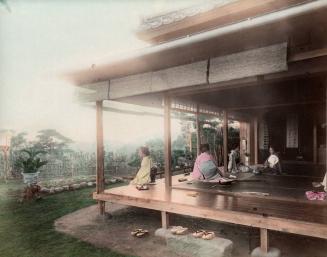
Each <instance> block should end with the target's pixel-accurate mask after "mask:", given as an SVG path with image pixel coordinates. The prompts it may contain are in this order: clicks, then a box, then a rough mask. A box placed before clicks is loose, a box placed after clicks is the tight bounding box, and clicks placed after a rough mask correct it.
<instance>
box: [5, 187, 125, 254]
mask: <svg viewBox="0 0 327 257" xmlns="http://www.w3.org/2000/svg"><path fill="white" fill-rule="evenodd" d="M22 187H23V185H22V184H17V183H13V182H9V183H8V184H5V183H3V182H0V257H83V256H85V257H93V256H101V257H107V256H108V257H109V256H110V257H122V256H125V255H121V254H117V253H114V252H112V251H110V250H108V249H102V248H96V247H94V246H92V245H90V244H88V243H85V242H82V241H80V240H77V239H75V238H72V237H69V236H67V235H64V234H61V233H59V232H56V231H55V229H54V226H53V224H54V220H55V219H57V218H59V217H61V216H63V215H65V214H67V213H70V212H73V211H75V210H78V209H80V208H84V207H87V206H89V205H92V204H94V203H95V202H94V201H93V200H92V198H91V193H92V192H93V191H94V188H85V189H81V190H77V191H72V192H64V193H60V194H56V195H51V196H47V197H45V198H44V199H41V200H39V201H31V202H24V203H20V202H19V201H18V200H19V197H20V190H21V189H22Z"/></svg>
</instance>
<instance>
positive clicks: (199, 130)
mask: <svg viewBox="0 0 327 257" xmlns="http://www.w3.org/2000/svg"><path fill="white" fill-rule="evenodd" d="M199 115H200V108H199V104H197V106H196V151H197V155H200V145H201V127H200V117H199ZM191 140H192V139H191ZM191 151H192V150H191Z"/></svg>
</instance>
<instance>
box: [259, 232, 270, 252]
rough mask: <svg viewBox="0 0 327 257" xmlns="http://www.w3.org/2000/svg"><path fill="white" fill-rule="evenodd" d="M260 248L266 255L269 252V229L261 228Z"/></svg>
mask: <svg viewBox="0 0 327 257" xmlns="http://www.w3.org/2000/svg"><path fill="white" fill-rule="evenodd" d="M260 247H261V250H262V251H263V252H264V253H267V252H268V250H269V237H268V229H266V228H260Z"/></svg>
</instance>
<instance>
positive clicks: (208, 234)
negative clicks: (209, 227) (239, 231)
mask: <svg viewBox="0 0 327 257" xmlns="http://www.w3.org/2000/svg"><path fill="white" fill-rule="evenodd" d="M192 235H193V236H194V237H195V238H202V239H204V240H211V239H213V238H215V236H216V235H215V232H213V231H206V230H198V231H196V232H194V233H193V234H192Z"/></svg>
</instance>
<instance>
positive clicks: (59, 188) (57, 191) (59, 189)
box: [54, 187, 64, 193]
mask: <svg viewBox="0 0 327 257" xmlns="http://www.w3.org/2000/svg"><path fill="white" fill-rule="evenodd" d="M54 191H55V192H56V193H60V192H62V191H64V189H63V188H62V187H55V189H54Z"/></svg>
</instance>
